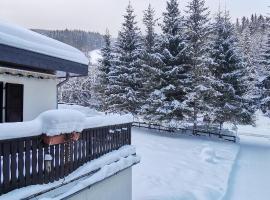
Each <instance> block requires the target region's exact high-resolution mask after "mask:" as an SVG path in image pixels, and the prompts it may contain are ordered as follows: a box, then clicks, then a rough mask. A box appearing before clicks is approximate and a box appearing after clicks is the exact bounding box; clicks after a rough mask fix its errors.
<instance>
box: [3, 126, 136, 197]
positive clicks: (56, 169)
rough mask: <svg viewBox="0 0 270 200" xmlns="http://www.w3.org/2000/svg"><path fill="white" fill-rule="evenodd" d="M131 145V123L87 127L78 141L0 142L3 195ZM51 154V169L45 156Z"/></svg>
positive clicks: (54, 178)
mask: <svg viewBox="0 0 270 200" xmlns="http://www.w3.org/2000/svg"><path fill="white" fill-rule="evenodd" d="M129 144H131V124H121V125H113V126H106V127H99V128H91V129H85V130H83V132H82V133H81V137H80V139H79V140H78V141H71V142H67V143H64V144H57V145H51V146H49V145H45V144H44V143H43V142H42V136H35V137H26V138H16V139H11V140H2V141H0V195H1V194H4V193H7V192H9V191H11V190H14V189H17V188H21V187H25V186H29V185H35V184H44V183H50V182H54V181H57V180H59V179H62V178H64V177H65V176H67V175H68V174H70V173H72V172H73V171H75V170H76V169H77V168H78V167H80V166H82V165H83V164H84V163H86V162H89V161H91V160H93V159H96V158H98V157H100V156H102V155H104V154H106V153H108V152H111V151H113V150H117V149H119V148H120V147H122V146H124V145H129ZM48 154H49V155H50V157H51V158H52V161H51V170H47V168H46V166H47V165H46V161H45V157H46V156H47V155H48Z"/></svg>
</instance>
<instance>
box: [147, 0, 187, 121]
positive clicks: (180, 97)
mask: <svg viewBox="0 0 270 200" xmlns="http://www.w3.org/2000/svg"><path fill="white" fill-rule="evenodd" d="M178 7H179V5H178V1H177V0H169V1H168V2H167V8H166V12H164V13H163V24H162V26H161V28H162V35H161V37H160V39H159V41H158V44H159V45H158V51H159V57H158V58H159V59H160V61H161V63H160V64H159V68H158V70H159V79H158V81H157V82H155V90H154V91H153V92H152V93H151V95H150V97H149V99H148V100H147V101H148V102H150V106H149V108H148V117H149V118H150V119H155V120H159V121H165V122H170V121H172V120H177V121H180V120H181V119H183V118H184V113H185V106H184V104H183V102H184V100H185V95H186V93H187V91H188V90H187V87H188V81H189V77H188V76H187V72H188V70H189V66H188V65H187V63H188V62H187V59H188V57H187V55H186V54H187V45H186V35H185V29H184V26H183V23H184V21H183V17H182V16H181V15H180V11H179V8H178Z"/></svg>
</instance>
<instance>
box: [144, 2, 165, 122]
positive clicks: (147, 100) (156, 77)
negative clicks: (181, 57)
mask: <svg viewBox="0 0 270 200" xmlns="http://www.w3.org/2000/svg"><path fill="white" fill-rule="evenodd" d="M156 22H157V20H156V19H155V10H154V9H153V8H152V6H151V5H150V4H149V6H148V8H147V9H146V10H145V11H144V16H143V23H144V25H145V30H146V34H145V36H144V37H143V50H142V62H143V64H142V71H143V73H142V89H141V100H142V109H141V110H140V114H141V115H142V116H144V117H145V119H146V120H154V119H153V118H152V117H153V116H155V112H156V107H155V106H154V104H155V103H154V102H153V100H152V98H151V94H152V93H153V92H154V90H155V88H156V87H158V85H159V84H160V68H161V65H162V62H161V60H160V56H159V54H158V51H157V38H158V35H157V34H156V33H155V26H156Z"/></svg>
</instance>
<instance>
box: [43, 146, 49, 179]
mask: <svg viewBox="0 0 270 200" xmlns="http://www.w3.org/2000/svg"><path fill="white" fill-rule="evenodd" d="M46 154H49V147H48V145H45V147H44V183H49V181H50V174H49V172H48V170H46V165H45V156H46Z"/></svg>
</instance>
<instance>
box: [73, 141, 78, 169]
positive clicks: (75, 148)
mask: <svg viewBox="0 0 270 200" xmlns="http://www.w3.org/2000/svg"><path fill="white" fill-rule="evenodd" d="M73 159H74V162H73V169H74V170H75V169H77V168H78V141H75V142H74V158H73Z"/></svg>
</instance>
